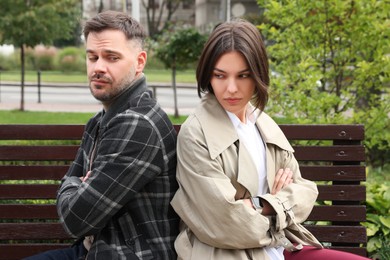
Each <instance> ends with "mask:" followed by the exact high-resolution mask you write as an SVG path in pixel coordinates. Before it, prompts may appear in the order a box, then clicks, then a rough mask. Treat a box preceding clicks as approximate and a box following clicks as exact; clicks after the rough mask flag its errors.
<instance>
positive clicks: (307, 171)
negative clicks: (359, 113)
mask: <svg viewBox="0 0 390 260" xmlns="http://www.w3.org/2000/svg"><path fill="white" fill-rule="evenodd" d="M68 168H69V165H7V166H1V167H0V180H60V179H61V178H62V177H63V176H64V175H65V173H66V172H67V170H68ZM300 170H301V173H302V176H303V177H304V178H306V179H310V180H312V181H365V180H366V173H365V167H364V166H363V165H352V166H346V165H324V166H308V165H301V166H300Z"/></svg>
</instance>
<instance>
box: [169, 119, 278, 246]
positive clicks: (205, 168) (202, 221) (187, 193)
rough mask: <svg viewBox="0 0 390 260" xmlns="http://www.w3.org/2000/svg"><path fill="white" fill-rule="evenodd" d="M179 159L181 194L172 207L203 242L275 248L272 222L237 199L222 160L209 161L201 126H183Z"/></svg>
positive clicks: (178, 170) (179, 144) (178, 151)
mask: <svg viewBox="0 0 390 260" xmlns="http://www.w3.org/2000/svg"><path fill="white" fill-rule="evenodd" d="M227 149H234V145H232V147H231V148H227ZM177 156H178V165H177V179H178V182H179V190H178V191H177V193H176V194H175V197H174V198H173V200H172V202H171V204H172V206H173V208H174V209H175V210H176V212H177V213H178V215H179V216H180V217H181V219H182V220H183V221H184V223H185V224H186V225H187V226H188V227H189V229H190V230H191V231H192V232H193V233H194V234H195V236H196V237H197V238H198V239H199V240H200V241H201V242H203V243H206V244H208V245H210V246H213V247H217V248H224V249H246V248H256V247H264V246H269V245H272V242H273V238H272V236H270V234H269V232H268V231H269V229H270V219H269V218H268V217H265V216H263V215H261V214H260V213H259V212H257V211H255V210H254V209H252V208H250V207H248V206H247V205H244V203H243V202H242V200H236V199H235V195H236V189H235V188H234V186H233V185H232V183H231V180H230V179H229V178H228V177H227V176H226V174H225V172H224V162H223V157H222V156H218V157H217V158H216V159H215V160H212V159H211V158H210V155H209V151H208V147H207V145H206V142H205V139H204V136H203V134H202V130H201V129H200V127H199V125H196V124H195V127H188V126H187V127H186V126H182V128H181V130H180V133H179V136H178V146H177Z"/></svg>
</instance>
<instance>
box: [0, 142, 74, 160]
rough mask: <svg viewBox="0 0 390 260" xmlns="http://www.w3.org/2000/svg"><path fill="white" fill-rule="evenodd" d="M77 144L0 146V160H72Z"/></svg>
mask: <svg viewBox="0 0 390 260" xmlns="http://www.w3.org/2000/svg"><path fill="white" fill-rule="evenodd" d="M77 149H78V146H77V145H56V146H54V145H36V146H25V145H19V146H11V145H5V146H0V161H62V160H63V161H69V160H72V161H73V160H74V158H75V154H76V152H77Z"/></svg>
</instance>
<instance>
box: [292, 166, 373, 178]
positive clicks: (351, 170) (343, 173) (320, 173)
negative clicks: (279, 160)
mask: <svg viewBox="0 0 390 260" xmlns="http://www.w3.org/2000/svg"><path fill="white" fill-rule="evenodd" d="M299 168H300V170H301V174H302V177H303V178H305V179H309V180H312V181H365V180H366V168H365V166H364V165H324V166H308V165H301V166H300V167H299Z"/></svg>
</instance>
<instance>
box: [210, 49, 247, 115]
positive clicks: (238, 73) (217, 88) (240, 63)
mask: <svg viewBox="0 0 390 260" xmlns="http://www.w3.org/2000/svg"><path fill="white" fill-rule="evenodd" d="M211 86H212V88H213V91H214V94H215V96H216V98H217V100H218V102H219V103H220V104H221V106H222V107H223V108H224V109H225V110H227V111H229V112H231V113H234V114H235V115H236V116H237V117H238V118H239V119H240V120H241V122H244V123H246V116H245V113H246V108H247V106H248V103H249V101H250V100H251V99H252V96H253V93H254V91H255V81H254V80H253V78H252V75H251V73H250V70H249V66H248V64H247V62H246V60H245V58H244V56H243V55H242V54H241V53H239V52H237V51H232V52H227V53H225V54H223V55H222V56H221V57H220V58H219V59H218V60H217V62H216V64H215V67H214V69H213V73H212V76H211Z"/></svg>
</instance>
